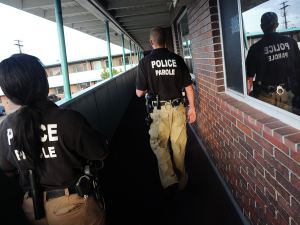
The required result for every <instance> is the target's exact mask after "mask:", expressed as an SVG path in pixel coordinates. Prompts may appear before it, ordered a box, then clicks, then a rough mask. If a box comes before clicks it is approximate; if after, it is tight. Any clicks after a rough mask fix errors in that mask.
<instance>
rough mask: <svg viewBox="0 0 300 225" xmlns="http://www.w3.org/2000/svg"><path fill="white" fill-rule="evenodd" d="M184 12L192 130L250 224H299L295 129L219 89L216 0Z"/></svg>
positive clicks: (299, 133) (197, 0) (299, 147)
mask: <svg viewBox="0 0 300 225" xmlns="http://www.w3.org/2000/svg"><path fill="white" fill-rule="evenodd" d="M187 13H188V19H189V29H190V33H191V37H192V40H191V41H192V54H193V61H194V73H195V76H196V84H197V86H196V90H195V94H196V107H197V111H198V115H197V116H198V118H197V122H196V124H195V125H194V129H195V130H196V132H197V133H198V135H199V137H200V138H201V139H202V141H203V143H204V144H205V146H206V148H207V151H208V154H209V156H210V157H211V159H212V160H213V162H214V164H215V166H216V167H217V168H218V170H219V172H220V174H221V175H222V176H223V178H224V180H225V181H226V183H227V185H228V187H229V189H230V190H231V191H232V194H233V196H234V197H235V199H236V201H237V203H238V204H239V206H240V208H241V209H242V211H243V212H244V215H245V216H246V217H247V218H248V219H249V220H250V222H251V223H252V224H278V225H279V224H280V225H282V224H300V204H299V203H300V177H299V176H300V130H296V129H294V128H292V127H290V126H288V125H286V124H284V123H282V122H280V121H279V120H277V119H275V118H272V117H270V116H268V115H266V114H264V113H262V112H260V111H258V110H256V109H254V108H251V107H250V106H249V105H247V104H245V103H243V102H240V101H238V100H235V99H234V98H232V97H229V96H228V95H226V94H225V93H224V76H223V65H222V51H221V41H220V32H219V21H218V7H217V1H216V0H194V1H189V2H188V3H187ZM175 17H176V15H173V18H175ZM175 43H176V42H175Z"/></svg>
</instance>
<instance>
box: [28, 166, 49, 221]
mask: <svg viewBox="0 0 300 225" xmlns="http://www.w3.org/2000/svg"><path fill="white" fill-rule="evenodd" d="M28 176H29V182H30V189H31V190H30V192H31V196H32V202H33V208H34V217H35V219H36V220H39V219H42V218H43V217H44V216H45V209H44V201H43V200H44V199H43V192H42V191H41V190H40V189H39V188H38V186H37V182H36V177H35V174H34V171H33V170H28Z"/></svg>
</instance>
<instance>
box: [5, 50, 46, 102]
mask: <svg viewBox="0 0 300 225" xmlns="http://www.w3.org/2000/svg"><path fill="white" fill-rule="evenodd" d="M0 86H1V88H2V90H3V92H4V94H5V95H6V96H7V97H8V98H9V99H10V100H11V101H12V102H14V103H16V104H17V105H34V104H35V103H36V102H39V101H41V100H45V99H46V98H47V96H48V92H49V84H48V79H47V74H46V71H45V69H44V66H43V64H42V63H41V61H40V60H39V59H38V58H37V57H35V56H32V55H27V54H15V55H12V56H11V57H9V58H7V59H4V60H3V61H2V62H1V63H0Z"/></svg>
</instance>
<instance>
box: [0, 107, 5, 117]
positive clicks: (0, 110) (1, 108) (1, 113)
mask: <svg viewBox="0 0 300 225" xmlns="http://www.w3.org/2000/svg"><path fill="white" fill-rule="evenodd" d="M4 115H6V112H5V108H4V106H3V105H0V116H4Z"/></svg>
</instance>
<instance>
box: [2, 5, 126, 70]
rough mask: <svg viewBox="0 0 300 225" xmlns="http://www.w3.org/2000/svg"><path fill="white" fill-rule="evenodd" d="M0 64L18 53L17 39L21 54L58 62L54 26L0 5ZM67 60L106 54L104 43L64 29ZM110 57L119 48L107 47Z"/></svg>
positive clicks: (55, 29)
mask: <svg viewBox="0 0 300 225" xmlns="http://www.w3.org/2000/svg"><path fill="white" fill-rule="evenodd" d="M0 28H1V34H0V61H1V60H3V59H5V58H7V57H9V56H11V55H12V54H15V53H18V52H19V49H18V47H17V46H16V45H14V44H15V43H16V41H15V40H21V41H22V42H21V44H22V45H23V46H24V47H22V52H23V53H27V54H31V55H34V56H36V57H38V58H40V60H41V61H42V62H43V63H44V64H45V65H49V64H55V63H59V62H60V54H59V45H58V35H57V27H56V23H54V22H52V21H49V20H46V19H43V18H41V17H37V16H35V15H32V14H29V13H26V12H24V11H21V10H18V9H15V8H13V7H10V6H7V5H4V4H1V3H0ZM64 32H65V38H66V48H67V58H68V61H74V60H79V59H86V58H94V57H99V56H106V55H107V45H106V42H105V41H103V40H100V39H98V38H95V37H92V36H90V35H87V34H85V33H82V32H79V31H77V30H74V29H71V28H68V27H64ZM111 52H112V55H115V54H122V48H121V47H120V46H116V45H113V44H111Z"/></svg>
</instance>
